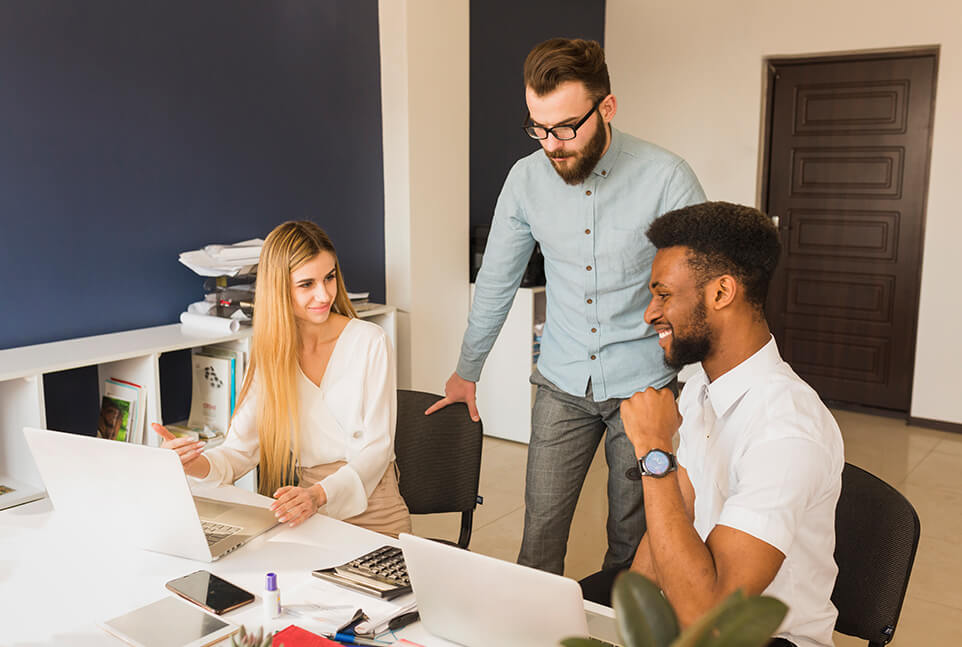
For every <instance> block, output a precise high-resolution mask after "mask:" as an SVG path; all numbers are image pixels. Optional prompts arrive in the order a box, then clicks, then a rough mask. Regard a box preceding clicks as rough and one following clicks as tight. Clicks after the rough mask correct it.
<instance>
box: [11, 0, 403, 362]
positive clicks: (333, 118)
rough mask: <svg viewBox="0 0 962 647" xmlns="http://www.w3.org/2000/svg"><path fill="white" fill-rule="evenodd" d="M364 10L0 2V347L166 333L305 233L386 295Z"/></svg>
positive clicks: (372, 58)
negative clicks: (155, 328)
mask: <svg viewBox="0 0 962 647" xmlns="http://www.w3.org/2000/svg"><path fill="white" fill-rule="evenodd" d="M378 51H379V50H378V32H377V2H376V1H375V0H323V1H318V0H272V1H271V2H263V1H262V0H203V1H202V2H198V1H197V0H164V1H163V2H130V1H129V0H84V1H83V2H70V1H68V0H29V1H23V2H3V3H0V285H2V290H0V295H2V296H0V300H2V304H3V305H2V306H0V313H2V316H0V348H7V347H14V346H21V345H26V344H34V343H40V342H45V341H52V340H57V339H64V338H70V337H77V336H83V335H91V334H99V333H106V332H113V331H118V330H126V329H130V328H139V327H143V326H151V325H158V324H164V323H172V322H174V321H176V319H177V315H178V313H180V312H181V310H183V309H184V307H185V305H186V304H187V303H189V302H190V301H194V300H197V299H198V298H200V297H201V295H202V289H201V282H202V279H200V278H199V277H197V276H196V275H194V274H193V273H192V272H191V271H190V270H188V269H187V268H185V267H184V266H182V265H180V263H178V262H177V254H178V252H181V251H184V250H187V249H194V248H197V247H200V246H201V245H204V244H206V243H211V242H235V241H237V240H241V239H244V238H250V237H255V236H261V237H263V236H265V235H266V234H267V232H268V231H270V229H271V228H273V227H274V226H275V225H276V224H278V223H279V222H281V221H283V220H288V219H295V218H296V219H301V218H307V219H312V220H315V221H316V222H318V223H319V224H320V225H321V226H322V227H324V228H325V229H326V230H327V231H328V233H329V234H330V235H331V237H332V238H333V240H334V242H335V244H336V245H337V247H338V252H339V255H340V258H341V261H342V264H343V267H344V270H345V275H346V277H347V281H348V288H349V289H351V290H370V291H371V293H372V298H375V299H377V300H383V298H384V205H383V170H382V157H381V114H380V72H379V64H378Z"/></svg>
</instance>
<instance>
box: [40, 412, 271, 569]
mask: <svg viewBox="0 0 962 647" xmlns="http://www.w3.org/2000/svg"><path fill="white" fill-rule="evenodd" d="M23 433H24V435H25V436H26V438H27V444H28V445H29V446H30V451H31V452H32V453H33V458H34V460H35V461H36V463H37V468H38V469H39V470H40V476H41V477H42V478H43V482H44V486H45V487H46V488H47V494H48V495H49V496H50V499H51V501H52V502H53V505H54V508H55V509H56V511H57V514H58V515H60V516H63V517H71V519H70V521H71V522H73V521H76V522H77V523H78V524H81V525H80V526H78V530H79V528H80V527H82V528H83V530H84V532H88V531H93V532H98V533H100V534H103V535H104V536H107V537H111V538H112V539H114V540H116V539H117V538H118V537H123V538H124V540H123V541H124V542H125V543H127V544H129V545H133V546H137V547H139V548H145V549H147V550H153V551H157V552H160V553H167V554H170V555H177V556H179V557H187V558H189V559H196V560H198V561H202V562H211V561H214V560H215V559H219V558H221V557H223V556H224V555H226V554H227V553H229V552H230V551H232V550H234V549H235V548H237V547H239V546H241V545H243V544H245V543H246V542H247V541H249V540H250V539H252V538H254V537H256V536H257V535H259V534H261V533H262V532H264V531H265V530H268V529H270V528H272V527H273V526H274V525H276V524H277V519H275V517H274V513H273V512H272V511H270V510H268V509H266V508H259V507H256V506H249V505H241V504H238V503H225V502H222V501H216V500H214V499H204V498H201V497H194V496H192V495H191V492H190V487H189V486H188V484H187V476H186V475H185V474H184V469H183V467H181V464H180V458H179V457H178V456H177V454H176V452H173V451H170V450H169V449H161V448H159V447H147V446H146V445H138V444H132V443H125V442H117V441H116V440H105V439H103V438H93V437H90V436H81V435H76V434H68V433H63V432H59V431H48V430H45V429H32V428H30V427H27V428H25V429H24V430H23Z"/></svg>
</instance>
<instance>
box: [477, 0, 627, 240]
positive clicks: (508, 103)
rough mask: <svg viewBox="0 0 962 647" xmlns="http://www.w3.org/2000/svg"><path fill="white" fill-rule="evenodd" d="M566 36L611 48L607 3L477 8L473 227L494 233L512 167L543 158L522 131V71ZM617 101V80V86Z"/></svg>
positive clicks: (507, 1)
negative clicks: (539, 50)
mask: <svg viewBox="0 0 962 647" xmlns="http://www.w3.org/2000/svg"><path fill="white" fill-rule="evenodd" d="M556 36H562V37H566V38H587V39H590V40H596V41H598V42H599V43H601V44H602V45H604V42H605V41H604V37H605V1H604V0H527V1H525V2H517V0H483V1H479V0H475V1H474V2H472V3H471V137H470V143H471V171H470V173H471V198H470V202H471V224H472V225H488V224H490V223H491V216H492V215H493V214H494V205H495V203H496V202H497V201H498V194H499V193H500V192H501V185H502V184H503V183H504V178H505V177H506V176H507V175H508V171H509V170H510V169H511V166H512V165H513V164H514V163H515V162H516V161H517V160H518V159H519V158H521V157H524V156H525V155H527V154H529V153H530V152H531V151H534V150H537V148H538V143H537V142H535V141H534V140H532V139H530V138H528V137H527V136H526V135H525V134H524V133H523V132H522V131H521V125H522V123H523V121H524V117H525V113H526V108H525V104H524V79H523V76H522V69H521V68H522V66H523V64H524V59H525V57H526V56H527V55H528V52H529V51H531V48H532V47H534V46H535V45H537V44H538V43H540V42H542V41H544V40H547V39H549V38H554V37H556ZM611 85H612V90H613V91H614V92H615V93H616V94H617V87H616V85H617V79H612V80H611Z"/></svg>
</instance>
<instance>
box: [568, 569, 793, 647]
mask: <svg viewBox="0 0 962 647" xmlns="http://www.w3.org/2000/svg"><path fill="white" fill-rule="evenodd" d="M611 597H612V601H613V603H614V609H615V619H616V621H617V623H618V633H619V634H620V635H621V638H622V640H623V641H624V643H625V647H763V646H764V645H765V644H766V643H767V642H768V641H769V640H770V639H771V637H772V634H773V633H774V632H775V630H776V629H777V628H778V625H779V624H780V623H781V621H782V618H784V617H785V614H786V613H787V612H788V607H787V606H785V604H784V603H783V602H781V601H780V600H777V599H775V598H773V597H768V596H752V597H745V595H744V594H743V593H742V592H741V591H740V590H739V591H735V592H734V593H732V594H731V595H730V596H728V597H727V598H726V599H724V600H722V602H721V603H719V604H718V606H716V607H715V608H714V609H712V610H711V611H709V612H708V613H706V614H705V615H704V616H702V617H701V618H700V619H699V620H698V621H697V622H695V623H694V624H692V625H691V626H689V627H687V628H686V629H685V630H684V631H681V630H680V627H679V625H678V617H677V616H676V615H675V610H674V609H673V608H672V606H671V604H670V603H669V602H668V600H666V599H665V596H664V595H662V593H661V590H660V589H659V588H658V587H657V586H656V585H655V584H654V582H652V581H651V580H649V579H648V578H646V577H644V576H643V575H639V574H638V573H631V572H625V573H622V574H620V575H619V576H618V577H617V578H616V579H615V587H614V589H613V591H612V594H611ZM561 644H562V645H564V647H602V646H603V645H604V644H605V643H602V642H599V641H597V640H595V639H593V638H566V639H565V640H563V641H561Z"/></svg>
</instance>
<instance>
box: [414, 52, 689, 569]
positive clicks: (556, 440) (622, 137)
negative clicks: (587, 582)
mask: <svg viewBox="0 0 962 647" xmlns="http://www.w3.org/2000/svg"><path fill="white" fill-rule="evenodd" d="M524 82H525V100H526V102H527V105H528V120H527V125H526V126H525V128H524V130H525V132H526V133H527V134H528V136H530V137H531V138H532V139H536V140H538V141H539V142H540V143H541V148H542V151H538V152H535V153H532V154H531V155H528V156H527V157H524V158H522V159H521V160H519V161H518V162H517V163H516V164H515V165H514V166H513V167H512V169H511V171H510V172H509V173H508V177H507V180H505V183H504V187H503V188H502V190H501V195H500V197H499V198H498V203H497V206H496V207H495V212H494V219H493V221H492V224H491V233H490V235H489V238H488V242H487V247H486V250H485V254H484V261H483V263H482V266H481V270H480V271H479V273H478V276H477V280H476V284H475V293H474V304H473V305H472V308H471V314H470V316H469V318H468V329H467V331H466V332H465V334H464V341H463V343H462V346H461V356H460V357H459V359H458V365H457V369H456V371H455V373H454V374H453V375H452V376H451V377H450V379H449V380H448V382H447V384H446V385H445V396H446V397H445V398H444V399H442V400H440V401H439V402H438V403H437V404H436V405H434V406H432V407H431V408H430V409H428V410H427V411H426V413H428V414H430V413H433V412H434V411H435V410H437V409H439V408H441V407H444V406H447V405H448V404H451V403H452V402H465V403H467V405H468V409H469V411H470V413H471V417H472V418H474V419H475V420H477V419H478V410H477V405H476V402H475V385H476V382H477V381H478V379H479V378H480V376H481V367H482V366H483V365H484V360H485V358H486V357H487V355H488V352H489V351H490V350H491V347H492V346H493V345H494V341H495V339H496V338H497V336H498V332H499V331H500V329H501V325H502V324H503V323H504V320H505V317H506V316H507V314H508V311H509V310H510V308H511V304H512V302H513V300H514V295H515V292H516V291H517V289H518V285H519V284H520V282H521V277H522V275H523V273H524V269H525V266H526V265H527V263H528V259H529V258H530V256H531V251H532V249H533V248H534V245H535V242H538V243H540V244H541V251H542V252H543V254H544V258H545V277H546V279H547V285H546V293H547V294H546V295H547V311H546V322H545V328H544V334H543V337H542V342H541V357H540V359H539V361H538V367H537V369H535V371H534V373H533V374H532V376H531V382H532V384H535V385H537V387H538V389H537V395H536V397H535V404H534V409H533V410H532V414H531V441H530V444H529V448H528V467H527V476H526V479H525V519H524V538H523V540H522V544H521V553H520V555H519V556H518V562H519V563H521V564H524V565H527V566H533V567H536V568H540V569H543V570H546V571H551V572H554V573H561V572H562V571H563V570H564V557H565V551H566V550H567V543H568V532H569V530H570V526H571V518H572V516H573V515H574V510H575V504H576V503H577V501H578V494H579V493H580V491H581V486H582V484H583V483H584V478H585V474H586V473H587V471H588V467H589V466H590V464H591V460H592V458H593V456H594V453H595V450H596V449H597V447H598V443H599V442H600V440H601V437H602V436H603V435H604V436H605V456H606V459H607V462H608V522H607V532H608V551H607V553H606V555H605V559H604V565H605V567H613V566H619V565H623V566H627V565H628V564H630V563H631V560H632V557H633V556H634V553H635V549H636V547H637V546H638V542H639V540H640V539H641V536H642V535H643V534H644V531H645V516H644V507H643V502H642V491H641V488H639V487H638V486H637V483H635V482H632V481H630V480H628V479H627V478H626V476H625V473H626V471H627V470H629V469H630V468H631V467H632V466H633V465H634V464H635V460H634V452H633V450H632V447H631V443H630V442H629V441H628V439H627V437H626V436H625V432H624V427H623V425H622V422H621V415H620V412H619V405H620V404H621V401H622V399H624V398H626V397H628V396H630V395H631V394H632V393H634V392H636V391H639V390H643V389H645V388H646V387H648V386H653V387H656V388H660V387H663V386H666V385H669V384H670V383H673V380H674V378H675V371H674V370H671V369H669V368H668V367H666V366H665V364H664V362H663V361H662V356H661V349H659V347H658V338H657V336H656V334H655V332H654V330H653V329H652V328H651V326H649V325H647V324H646V323H645V321H644V318H643V313H644V310H645V307H646V306H647V305H648V301H649V295H648V290H647V285H648V278H649V276H650V274H651V260H652V258H653V257H654V255H655V249H654V247H652V246H651V244H650V243H649V242H648V240H647V239H646V238H645V229H646V228H647V227H648V225H649V224H650V223H651V222H652V221H653V220H654V219H655V218H656V217H657V216H659V215H661V214H662V213H665V212H666V211H671V210H673V209H677V208H679V207H683V206H686V205H690V204H694V203H699V202H703V201H704V200H705V195H704V193H703V192H702V189H701V186H700V185H699V184H698V180H697V178H696V177H695V174H694V173H693V172H692V170H691V168H689V166H688V165H687V164H686V163H685V161H684V160H682V159H680V158H679V157H677V156H675V155H673V154H672V153H670V152H668V151H666V150H664V149H661V148H658V147H657V146H654V145H653V144H649V143H647V142H644V141H641V140H639V139H636V138H635V137H632V136H631V135H628V134H625V133H622V132H620V131H618V130H616V129H614V128H612V127H611V125H610V124H611V120H612V118H613V117H614V116H615V112H616V109H617V102H616V100H615V97H614V95H612V94H611V85H610V82H609V80H608V67H607V65H606V64H605V56H604V51H603V50H602V49H601V46H600V45H599V44H598V43H596V42H594V41H586V40H580V39H575V40H569V39H564V38H554V39H551V40H548V41H545V42H543V43H541V44H540V45H537V46H536V47H535V48H534V49H533V50H531V52H530V53H529V54H528V57H527V59H526V60H525V63H524ZM606 431H607V435H605V432H606Z"/></svg>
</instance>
